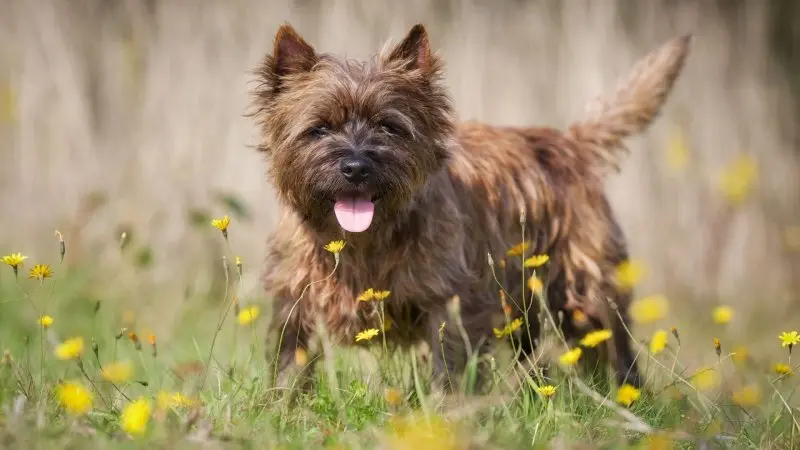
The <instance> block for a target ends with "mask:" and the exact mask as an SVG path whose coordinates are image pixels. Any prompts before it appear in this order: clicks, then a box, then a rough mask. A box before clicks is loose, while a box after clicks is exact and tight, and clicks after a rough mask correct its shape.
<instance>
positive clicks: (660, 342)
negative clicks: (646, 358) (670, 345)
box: [650, 330, 667, 355]
mask: <svg viewBox="0 0 800 450" xmlns="http://www.w3.org/2000/svg"><path fill="white" fill-rule="evenodd" d="M665 348H667V332H666V331H664V330H656V331H655V332H654V333H653V337H651V338H650V353H652V354H653V355H657V354H659V353H661V352H663V351H664V349H665Z"/></svg>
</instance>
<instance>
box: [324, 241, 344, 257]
mask: <svg viewBox="0 0 800 450" xmlns="http://www.w3.org/2000/svg"><path fill="white" fill-rule="evenodd" d="M344 245H345V244H344V241H330V242H328V243H327V244H325V247H323V248H324V249H325V250H327V251H329V252H331V253H333V254H336V253H339V252H341V251H342V250H344Z"/></svg>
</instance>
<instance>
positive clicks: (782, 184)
mask: <svg viewBox="0 0 800 450" xmlns="http://www.w3.org/2000/svg"><path fill="white" fill-rule="evenodd" d="M721 3H724V2H721ZM670 5H671V6H670ZM766 7H767V2H750V3H749V4H747V5H746V8H747V10H746V12H745V13H744V14H740V17H739V19H738V20H727V21H726V20H723V15H722V13H721V11H720V10H718V9H717V7H716V6H714V4H713V3H712V2H666V1H648V2H638V3H634V2H626V1H622V0H601V1H597V0H593V1H589V0H570V1H511V0H504V1H501V0H494V1H492V2H488V1H487V2H480V1H472V2H470V1H455V0H450V1H447V0H442V1H422V0H406V1H402V2H396V1H377V0H363V1H346V0H325V1H322V0H319V1H313V0H307V1H295V2H281V1H273V0H263V1H255V0H253V1H249V0H231V1H216V2H210V1H209V2H197V3H195V2H183V1H177V0H175V1H140V0H130V1H125V0H118V1H99V0H83V1H69V2H67V1H57V0H3V1H2V6H0V11H3V12H2V13H0V87H2V91H3V93H2V94H0V95H1V96H2V99H3V103H2V104H3V105H5V106H4V107H3V108H4V109H3V111H5V112H4V113H0V118H2V122H0V158H1V159H0V161H2V163H0V230H2V233H0V253H4V252H7V251H12V250H14V251H16V250H19V248H20V247H21V246H24V247H25V251H27V252H28V253H30V254H31V256H32V259H38V258H45V257H48V256H49V255H51V254H53V252H54V250H53V248H54V245H55V244H54V242H55V241H54V238H53V237H52V236H53V229H54V228H59V229H60V230H62V231H63V232H65V234H66V238H67V240H68V242H69V245H70V253H69V254H70V257H71V258H74V259H80V260H83V261H86V260H94V261H96V262H100V263H103V264H104V265H107V267H113V265H111V264H113V263H115V260H116V259H118V258H119V253H118V252H116V251H115V250H116V248H115V245H114V243H115V242H116V240H117V237H118V236H117V234H118V232H119V230H121V229H128V230H132V234H134V235H135V236H136V238H137V242H139V243H147V244H149V245H151V246H152V248H153V249H154V265H153V266H152V267H151V269H149V272H148V274H147V276H146V278H144V279H145V280H146V281H141V280H138V281H135V282H129V283H128V284H126V285H124V286H125V288H126V289H130V292H129V294H130V295H131V296H132V297H138V298H141V299H142V300H141V301H143V302H158V301H161V300H167V299H168V300H170V302H164V303H162V304H171V305H173V308H176V306H174V305H175V304H178V303H180V302H179V301H178V300H177V299H179V298H180V297H181V296H182V293H183V291H184V289H185V287H186V286H187V285H192V286H194V288H195V289H199V290H202V289H205V288H207V287H208V286H207V285H208V283H209V282H208V280H209V279H210V277H209V276H208V274H209V272H208V270H207V269H209V268H210V267H211V266H212V265H216V264H218V262H217V260H216V259H215V258H217V257H218V255H219V253H218V250H219V249H217V248H215V247H213V246H211V245H210V244H208V241H207V240H205V239H204V238H203V236H202V235H201V234H200V233H199V232H198V231H196V230H195V229H194V228H192V227H191V226H190V225H189V224H190V221H191V219H190V214H189V212H190V211H192V210H194V209H208V213H209V214H213V215H221V214H223V213H226V212H227V209H226V208H225V206H224V205H223V204H222V203H221V202H219V201H218V200H217V199H216V196H217V194H218V193H219V192H223V193H232V194H234V195H235V196H238V197H239V198H241V199H242V200H243V201H244V202H245V203H246V205H247V206H248V208H249V209H250V212H251V213H252V216H251V219H250V220H244V219H237V220H236V221H235V224H234V225H233V227H232V230H231V239H232V245H233V246H234V247H235V251H237V252H240V253H241V256H242V257H243V258H244V260H245V261H246V264H248V265H249V266H250V268H251V270H249V271H248V274H249V275H248V278H246V279H245V284H246V285H247V286H249V287H251V288H253V289H255V290H256V291H257V285H258V281H257V277H258V270H256V269H255V268H256V267H257V266H258V265H259V264H260V263H259V261H260V260H261V256H262V252H263V248H264V246H263V245H262V244H263V242H264V239H265V237H266V233H267V231H268V229H269V228H270V227H271V226H273V224H274V217H275V208H276V204H275V200H274V198H273V194H272V192H271V190H270V188H269V186H268V185H267V183H266V181H265V178H264V173H265V167H264V165H263V164H264V163H263V161H261V159H260V157H259V156H258V155H257V154H256V152H255V151H253V150H252V148H250V146H252V145H253V144H255V143H256V141H257V138H256V135H255V132H256V129H255V127H254V125H253V124H252V122H251V121H250V120H249V119H247V118H246V117H244V116H243V113H245V112H246V110H247V106H248V102H249V97H248V89H250V88H251V87H252V84H251V82H252V76H251V74H250V72H249V71H250V70H251V69H253V68H254V67H255V66H256V65H257V64H258V62H259V59H260V58H261V57H262V55H263V54H264V53H265V52H266V51H269V50H270V48H271V41H272V38H273V35H274V32H275V31H276V29H277V26H278V25H279V24H280V23H282V22H284V21H289V22H291V23H292V24H293V25H295V27H296V28H297V29H298V30H299V31H300V32H301V33H302V34H303V35H304V36H305V37H306V38H307V40H309V41H310V42H312V43H313V44H314V45H316V46H317V48H318V49H320V50H322V51H331V52H337V53H344V54H347V55H348V56H351V57H359V58H360V57H366V56H368V55H369V54H370V53H371V52H372V51H374V50H375V49H377V48H378V46H380V45H381V44H382V43H383V42H384V41H385V40H386V39H388V38H399V37H400V36H402V34H403V33H404V32H406V31H407V29H408V27H410V26H411V25H412V24H413V23H415V22H417V21H421V22H424V23H425V24H427V25H428V27H429V31H430V33H431V36H432V40H433V45H434V47H436V48H437V49H438V50H439V52H440V53H441V54H442V55H443V56H444V58H445V59H446V61H447V76H448V81H449V84H450V86H451V88H452V92H453V96H454V98H455V101H456V105H457V107H458V111H459V113H460V116H461V117H462V118H464V119H467V118H477V119H481V120H485V121H488V122H492V123H496V124H512V125H527V124H549V125H555V126H559V127H563V126H567V125H568V124H569V123H570V120H571V119H573V118H575V117H577V116H578V115H579V114H580V112H581V109H582V108H583V105H584V104H585V103H586V102H587V101H588V100H589V99H591V98H592V97H593V96H595V95H596V94H598V93H600V92H602V91H604V90H608V89H611V88H613V86H614V83H615V81H616V78H617V77H618V76H621V75H623V74H624V73H625V72H626V71H627V70H628V69H629V68H630V67H631V65H632V64H633V63H634V61H635V60H636V59H638V58H639V57H641V56H642V55H643V54H644V53H645V52H646V51H648V50H649V49H651V48H654V47H655V46H657V45H659V44H660V43H661V42H662V41H664V40H666V39H669V38H671V37H672V36H674V35H676V34H679V33H686V32H692V33H694V34H695V36H696V40H695V45H694V50H693V53H692V55H691V57H690V59H689V62H688V66H687V67H686V70H685V73H684V74H683V76H682V78H681V79H680V81H679V82H678V84H677V88H676V90H675V92H674V94H673V95H672V97H671V98H670V100H669V102H668V105H667V107H666V111H665V113H664V115H663V116H662V118H661V119H660V120H659V121H658V122H657V123H656V124H655V126H654V127H653V128H652V129H651V130H650V131H649V132H648V133H647V134H646V135H645V136H642V137H640V138H636V139H634V140H632V141H631V148H632V153H631V155H630V157H629V158H628V160H627V162H626V163H625V165H624V167H623V172H622V173H621V174H620V175H617V176H615V177H613V178H612V179H611V181H610V182H609V190H610V193H611V196H612V199H613V203H614V205H615V207H616V209H617V211H618V212H619V215H620V217H621V221H622V223H623V226H624V229H625V231H626V232H627V233H628V235H629V236H630V240H631V243H632V251H633V254H634V255H635V257H637V258H640V259H642V260H644V261H645V262H646V263H647V265H648V266H649V268H650V270H649V273H650V276H649V278H648V279H647V280H646V282H645V284H644V287H643V289H642V292H643V293H646V292H654V291H657V290H658V291H664V292H666V293H668V294H672V295H675V296H682V297H677V298H675V300H676V301H678V300H681V299H692V300H691V301H692V302H709V301H712V300H713V299H714V298H716V297H717V296H720V297H722V298H725V299H726V301H728V302H729V303H731V304H733V305H735V306H736V307H737V309H738V310H739V311H740V312H741V313H742V314H743V315H747V314H749V313H752V312H755V311H757V310H758V309H759V308H760V305H764V304H765V303H763V302H765V301H766V302H769V303H768V304H769V306H770V308H769V310H768V312H767V313H766V314H768V317H771V318H784V319H785V318H787V317H788V316H787V311H789V308H791V307H792V306H797V305H798V302H797V300H796V299H797V295H796V292H794V295H795V296H794V300H793V297H792V293H793V292H792V288H793V286H794V287H796V286H797V282H795V281H793V278H792V276H793V275H795V276H796V274H797V273H798V261H797V260H798V256H797V254H796V253H795V254H794V255H792V254H790V253H788V252H787V251H786V248H785V245H784V243H783V240H782V235H783V230H784V227H785V226H788V225H792V224H798V223H800V214H798V213H800V210H799V209H798V205H800V190H799V189H798V188H799V187H800V177H798V173H800V172H799V171H798V168H800V163H798V160H797V158H796V155H797V152H793V149H792V148H790V146H791V145H792V142H795V139H796V137H797V136H794V135H790V134H788V133H787V131H786V130H791V129H792V125H793V124H794V123H796V122H797V119H798V118H797V117H794V116H793V115H792V112H791V111H792V109H791V108H790V107H789V104H788V99H787V98H786V97H787V94H788V92H789V91H788V88H787V87H786V85H785V82H784V80H783V79H782V78H781V75H780V72H779V71H777V70H776V66H775V61H774V60H773V58H772V56H771V53H770V52H769V51H768V49H767V45H766V32H767V21H766V13H767V11H766ZM676 128H681V129H683V130H684V131H685V133H686V136H687V139H688V142H689V144H690V148H691V150H692V157H691V161H690V164H689V168H688V169H687V170H686V171H684V172H680V173H673V172H670V171H669V170H667V168H666V165H665V157H664V155H665V147H666V145H667V142H668V139H669V136H670V133H672V132H673V130H675V129H676ZM740 153H746V154H750V155H752V156H753V157H754V158H755V159H756V160H757V162H758V164H759V167H760V178H759V182H758V185H757V189H756V191H755V192H754V196H753V198H752V199H751V201H749V202H748V203H747V204H746V205H745V206H744V207H743V208H741V209H740V210H737V211H735V213H732V214H728V215H726V213H724V212H722V211H723V206H724V202H723V201H722V200H721V197H720V195H719V194H718V192H716V191H715V190H714V188H715V179H716V177H717V175H718V173H719V171H720V170H721V169H722V168H723V166H724V165H726V164H727V163H728V162H729V161H730V160H732V159H733V158H734V157H735V156H736V155H738V154H740ZM103 197H105V198H106V201H105V203H102V202H101V201H100V200H102V198H103ZM87 198H88V199H89V200H87ZM92 202H94V203H95V204H97V205H100V206H98V207H97V208H95V209H93V208H92ZM89 211H93V212H92V213H91V214H90V213H89ZM202 217H203V216H201V220H202ZM121 227H124V228H121ZM792 258H794V259H792ZM144 283H147V284H146V285H145V284H144ZM762 310H763V308H762ZM158 314H161V315H165V316H168V314H169V310H168V308H167V307H163V308H161V309H159V311H158ZM794 317H797V315H795V316H794Z"/></svg>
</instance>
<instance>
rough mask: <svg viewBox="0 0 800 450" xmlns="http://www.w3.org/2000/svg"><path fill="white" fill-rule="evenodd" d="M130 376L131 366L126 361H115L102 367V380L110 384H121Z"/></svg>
mask: <svg viewBox="0 0 800 450" xmlns="http://www.w3.org/2000/svg"><path fill="white" fill-rule="evenodd" d="M132 375H133V366H132V365H131V363H130V362H128V361H117V362H113V363H111V364H107V365H106V366H105V367H103V379H104V380H106V381H109V382H111V383H123V382H125V381H128V380H130V379H131V376H132Z"/></svg>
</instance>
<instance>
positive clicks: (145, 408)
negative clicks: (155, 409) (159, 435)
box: [121, 397, 152, 435]
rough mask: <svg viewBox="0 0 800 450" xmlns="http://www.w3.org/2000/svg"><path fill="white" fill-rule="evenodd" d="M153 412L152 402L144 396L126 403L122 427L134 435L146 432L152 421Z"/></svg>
mask: <svg viewBox="0 0 800 450" xmlns="http://www.w3.org/2000/svg"><path fill="white" fill-rule="evenodd" d="M151 412H152V408H151V407H150V402H149V401H147V400H146V399H144V398H142V397H139V399H137V400H136V401H134V402H133V403H129V404H127V405H125V408H124V409H123V410H122V418H121V420H122V429H123V430H124V431H125V432H126V433H128V434H132V435H141V434H144V432H145V431H146V430H147V424H148V423H149V422H150V413H151Z"/></svg>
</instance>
